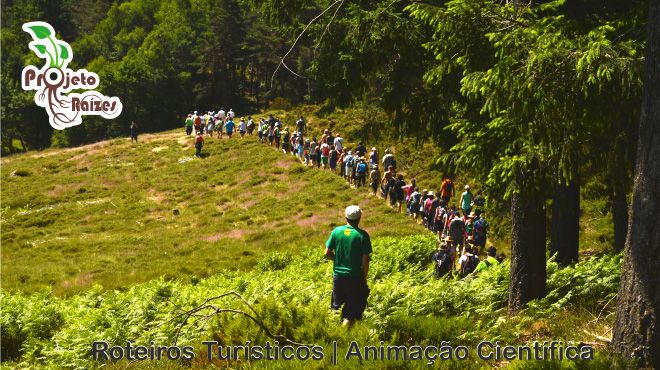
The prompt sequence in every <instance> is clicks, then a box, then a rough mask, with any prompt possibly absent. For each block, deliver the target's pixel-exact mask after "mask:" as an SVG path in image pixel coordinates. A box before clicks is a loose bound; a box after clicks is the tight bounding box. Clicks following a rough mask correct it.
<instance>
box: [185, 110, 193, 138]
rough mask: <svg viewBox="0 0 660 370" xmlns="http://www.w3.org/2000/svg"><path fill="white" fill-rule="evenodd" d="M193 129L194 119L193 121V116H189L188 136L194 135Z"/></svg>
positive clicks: (187, 119) (187, 122)
mask: <svg viewBox="0 0 660 370" xmlns="http://www.w3.org/2000/svg"><path fill="white" fill-rule="evenodd" d="M192 129H193V119H192V115H191V114H189V115H188V118H186V135H190V134H192Z"/></svg>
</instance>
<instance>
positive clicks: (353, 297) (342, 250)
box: [325, 206, 371, 326]
mask: <svg viewBox="0 0 660 370" xmlns="http://www.w3.org/2000/svg"><path fill="white" fill-rule="evenodd" d="M345 216H346V222H347V225H344V226H339V227H336V228H335V229H334V230H332V233H330V237H329V238H328V241H327V242H326V243H325V248H326V249H325V257H326V258H327V259H329V260H332V261H333V262H334V267H333V274H332V275H333V276H332V303H331V307H332V309H333V310H337V309H339V307H341V306H342V305H343V306H344V307H343V308H342V311H341V317H342V325H343V326H351V325H353V323H354V322H355V320H359V319H361V318H362V314H363V313H364V309H365V308H366V307H367V297H368V296H369V288H368V287H367V273H368V272H369V261H370V260H371V257H370V254H371V240H370V239H369V234H367V232H366V231H364V230H362V229H359V228H358V224H359V223H360V218H361V217H362V211H361V210H360V207H358V206H348V207H346V211H345Z"/></svg>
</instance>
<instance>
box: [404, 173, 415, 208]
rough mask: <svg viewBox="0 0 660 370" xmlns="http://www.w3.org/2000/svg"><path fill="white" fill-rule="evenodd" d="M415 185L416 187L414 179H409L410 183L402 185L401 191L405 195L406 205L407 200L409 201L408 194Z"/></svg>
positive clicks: (410, 193)
mask: <svg viewBox="0 0 660 370" xmlns="http://www.w3.org/2000/svg"><path fill="white" fill-rule="evenodd" d="M416 187H417V180H416V179H412V180H410V184H408V185H406V186H404V187H403V192H404V194H405V195H406V205H407V204H409V203H408V202H409V201H410V195H412V193H413V191H414V190H415V188H416Z"/></svg>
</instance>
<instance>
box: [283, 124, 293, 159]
mask: <svg viewBox="0 0 660 370" xmlns="http://www.w3.org/2000/svg"><path fill="white" fill-rule="evenodd" d="M281 135H282V151H283V152H284V154H289V148H290V145H291V134H290V133H289V128H288V127H285V128H284V131H282V133H281Z"/></svg>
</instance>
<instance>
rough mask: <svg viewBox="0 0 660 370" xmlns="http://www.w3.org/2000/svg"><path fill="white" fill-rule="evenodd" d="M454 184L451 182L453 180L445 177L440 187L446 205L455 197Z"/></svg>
mask: <svg viewBox="0 0 660 370" xmlns="http://www.w3.org/2000/svg"><path fill="white" fill-rule="evenodd" d="M454 192H455V190H454V183H453V182H452V181H451V178H449V177H445V179H444V180H443V181H442V184H441V185H440V197H441V198H442V200H444V201H445V204H449V201H450V200H451V198H452V197H453V196H454Z"/></svg>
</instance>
